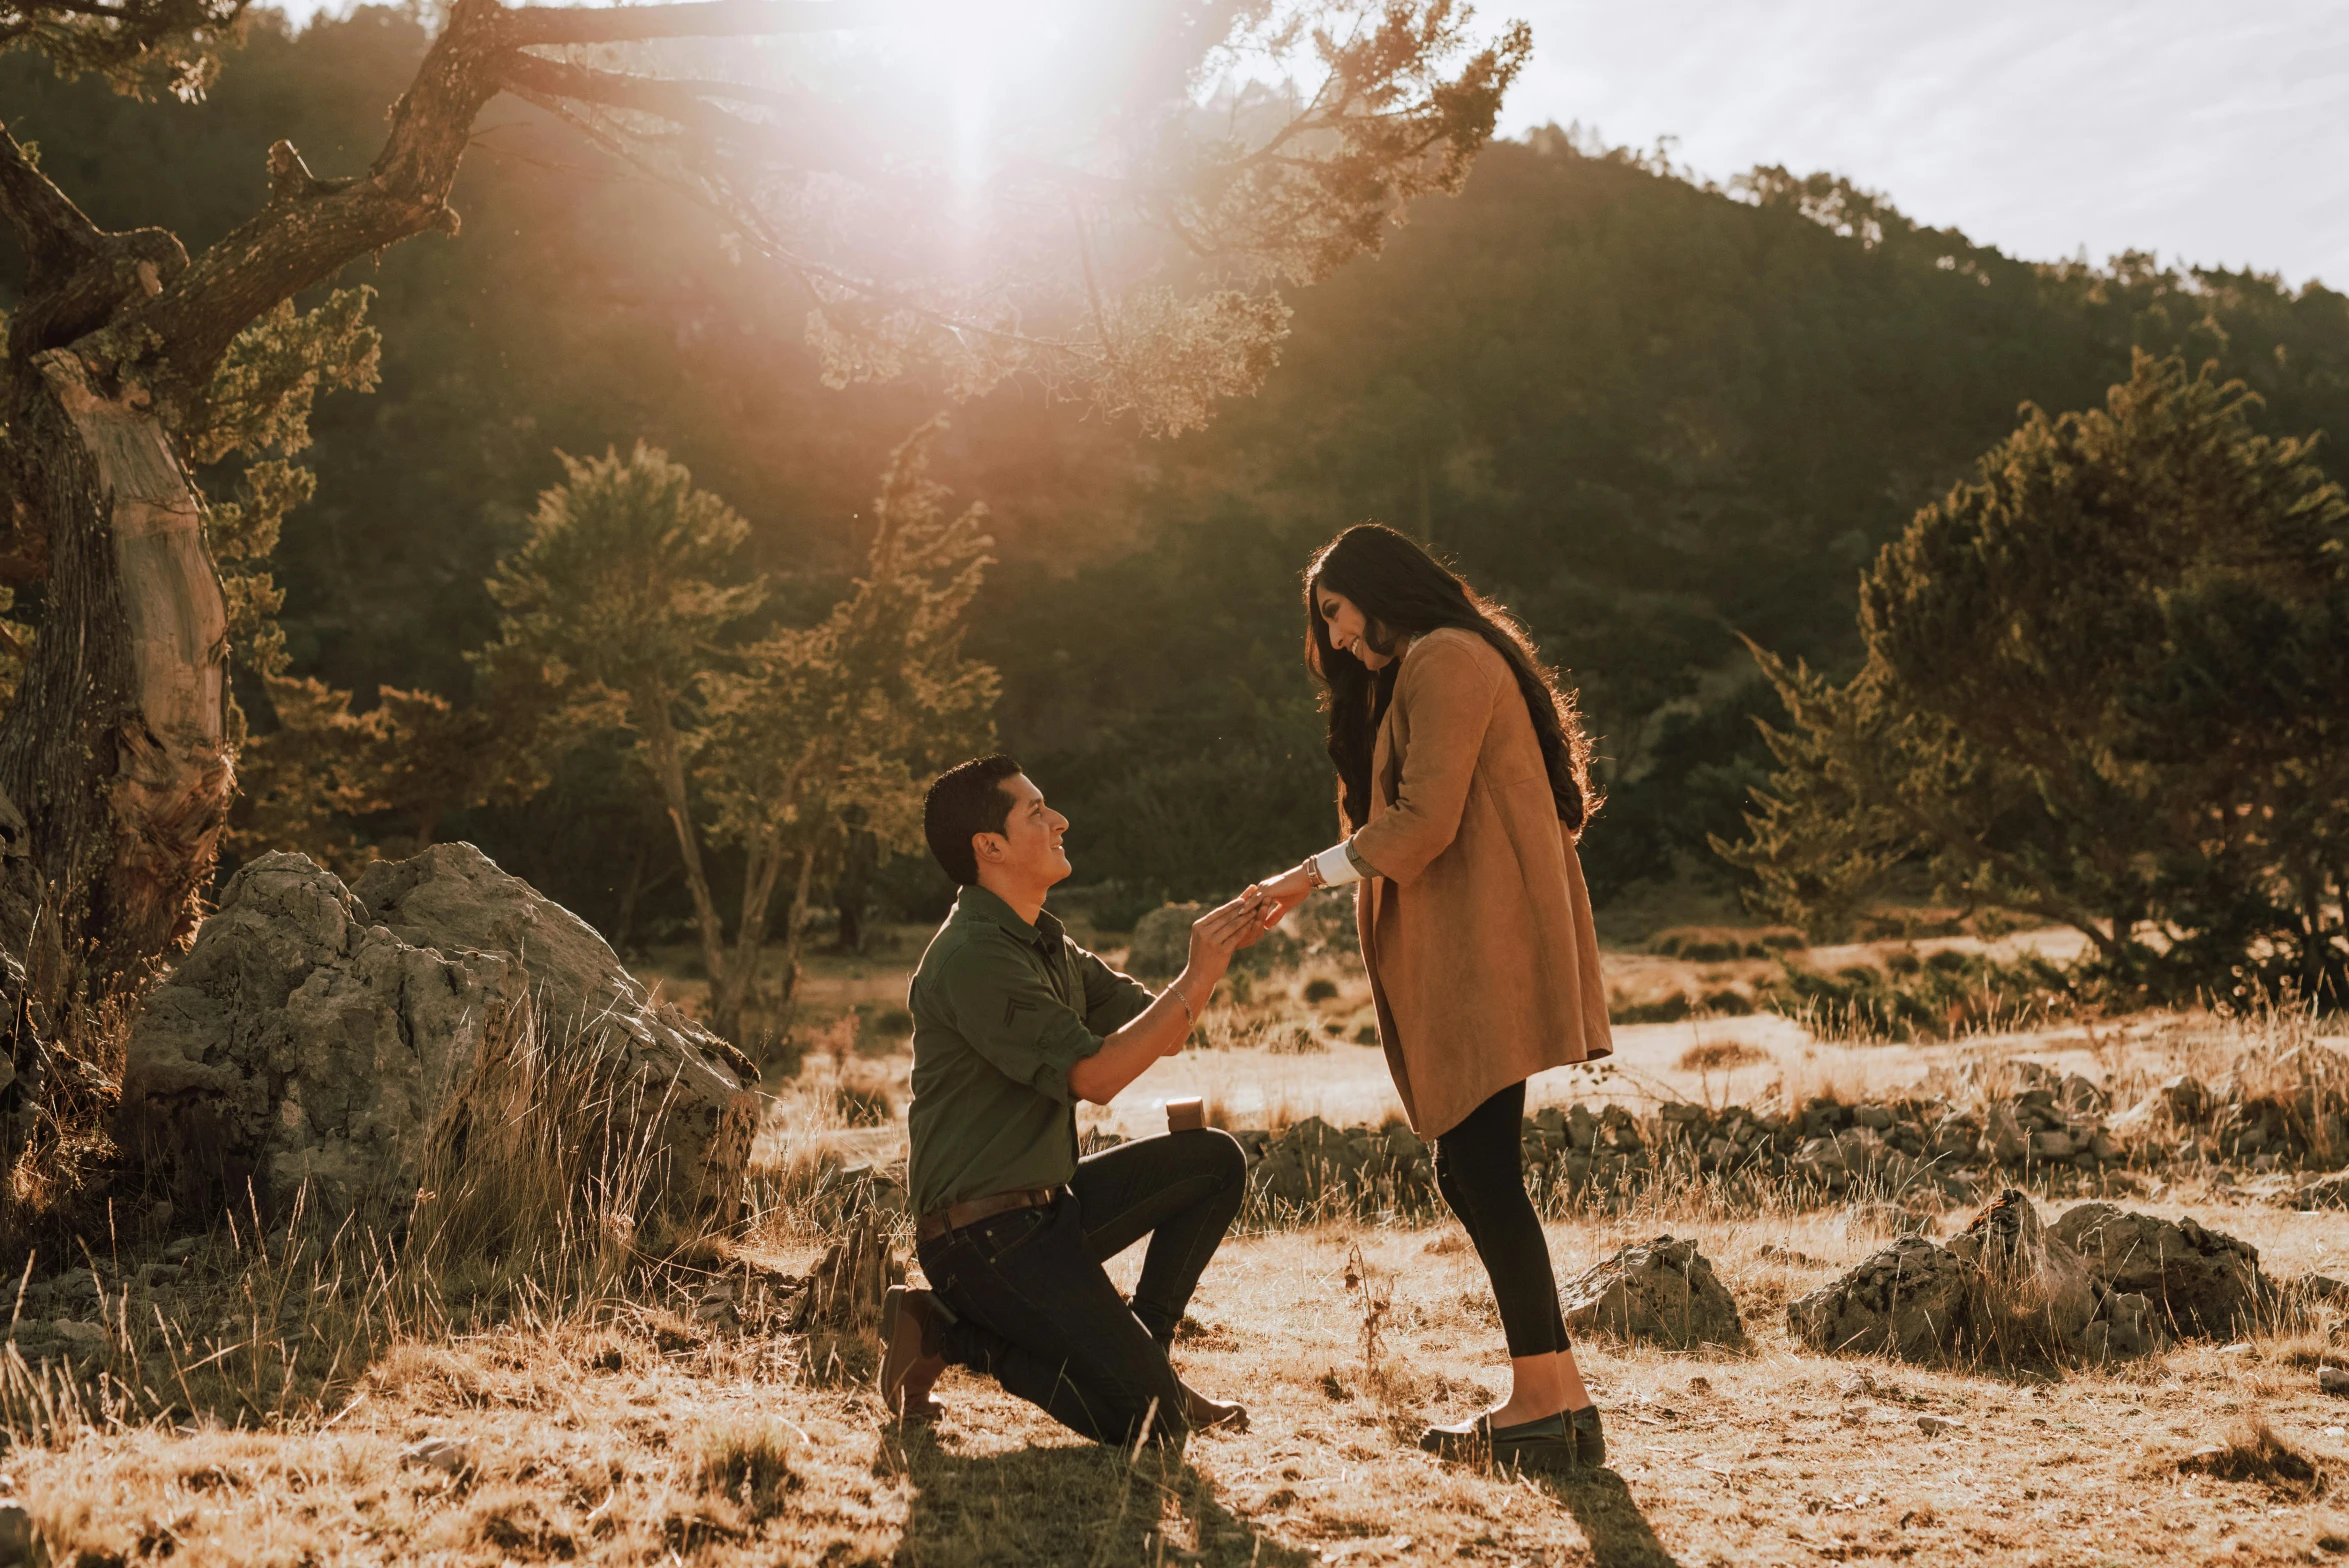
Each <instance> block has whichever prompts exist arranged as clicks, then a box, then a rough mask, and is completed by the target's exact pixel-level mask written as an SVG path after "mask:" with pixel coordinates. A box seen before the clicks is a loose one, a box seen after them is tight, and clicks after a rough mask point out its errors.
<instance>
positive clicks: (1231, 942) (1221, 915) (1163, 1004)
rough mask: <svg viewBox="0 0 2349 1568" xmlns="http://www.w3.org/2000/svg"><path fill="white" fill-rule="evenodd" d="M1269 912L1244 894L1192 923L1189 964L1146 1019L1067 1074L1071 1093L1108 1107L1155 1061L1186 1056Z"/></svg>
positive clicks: (1129, 1026)
mask: <svg viewBox="0 0 2349 1568" xmlns="http://www.w3.org/2000/svg"><path fill="white" fill-rule="evenodd" d="M1266 907H1267V906H1266V904H1265V902H1264V899H1263V897H1262V895H1260V894H1255V893H1243V894H1241V895H1240V896H1239V897H1238V898H1235V899H1233V900H1232V901H1231V902H1230V903H1228V904H1218V905H1217V906H1216V907H1215V908H1213V909H1210V910H1209V911H1207V913H1205V914H1204V915H1201V916H1200V917H1199V918H1198V919H1196V920H1194V921H1192V922H1191V961H1190V963H1189V965H1187V966H1186V967H1185V968H1184V970H1183V972H1182V973H1181V974H1180V975H1177V976H1176V977H1175V982H1174V984H1172V985H1170V986H1168V987H1167V988H1166V989H1165V990H1164V991H1162V992H1160V993H1159V996H1158V1000H1157V1001H1155V1002H1152V1003H1151V1004H1150V1006H1149V1008H1148V1009H1147V1010H1145V1011H1144V1012H1143V1014H1142V1016H1141V1017H1139V1018H1137V1019H1135V1020H1134V1021H1133V1022H1132V1023H1130V1024H1127V1025H1126V1026H1125V1027H1124V1028H1123V1029H1120V1030H1118V1031H1117V1033H1115V1034H1113V1035H1111V1036H1110V1037H1109V1038H1108V1039H1106V1040H1104V1041H1102V1042H1101V1049H1100V1050H1098V1051H1095V1052H1094V1053H1093V1054H1092V1055H1091V1056H1088V1057H1085V1058H1084V1059H1083V1060H1081V1061H1079V1062H1078V1063H1077V1064H1076V1065H1075V1066H1074V1067H1071V1068H1070V1069H1069V1070H1068V1087H1069V1092H1070V1093H1071V1094H1073V1095H1075V1096H1076V1097H1077V1098H1078V1099H1080V1100H1090V1101H1092V1102H1093V1103H1094V1104H1095V1105H1107V1104H1108V1103H1109V1102H1110V1100H1111V1099H1112V1098H1113V1097H1114V1096H1116V1095H1117V1094H1118V1092H1119V1091H1121V1090H1123V1089H1124V1088H1125V1086H1126V1085H1127V1084H1130V1083H1132V1082H1133V1081H1134V1080H1135V1079H1136V1078H1139V1077H1141V1076H1142V1074H1143V1072H1144V1071H1145V1070H1147V1069H1148V1068H1149V1066H1150V1064H1151V1063H1152V1062H1154V1061H1156V1060H1158V1058H1160V1057H1162V1056H1173V1055H1175V1054H1176V1053H1178V1052H1179V1051H1181V1050H1182V1048H1183V1042H1184V1041H1185V1040H1187V1039H1188V1038H1190V1034H1191V1030H1192V1029H1193V1028H1194V1027H1196V1026H1197V1024H1198V1021H1199V1015H1200V1014H1201V1013H1203V1012H1205V1011H1206V1010H1207V998H1208V996H1209V995H1210V994H1211V993H1212V992H1213V991H1214V990H1215V983H1216V982H1217V981H1218V980H1221V979H1222V978H1223V975H1224V971H1225V970H1226V969H1229V968H1230V967H1231V963H1232V954H1234V953H1235V952H1237V951H1239V950H1240V949H1241V948H1243V947H1246V946H1247V945H1248V944H1249V943H1250V942H1253V941H1255V940H1256V939H1257V938H1258V937H1260V936H1262V935H1263V934H1264V932H1265V921H1264V911H1265V909H1266Z"/></svg>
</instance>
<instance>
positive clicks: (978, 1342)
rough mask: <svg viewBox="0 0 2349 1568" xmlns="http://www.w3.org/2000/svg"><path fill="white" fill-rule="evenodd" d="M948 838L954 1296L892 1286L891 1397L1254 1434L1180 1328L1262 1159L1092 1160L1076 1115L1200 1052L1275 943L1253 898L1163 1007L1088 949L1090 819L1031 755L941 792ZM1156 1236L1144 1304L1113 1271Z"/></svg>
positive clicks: (932, 812)
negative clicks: (1085, 899) (1060, 793)
mask: <svg viewBox="0 0 2349 1568" xmlns="http://www.w3.org/2000/svg"><path fill="white" fill-rule="evenodd" d="M923 827H924V830H925V832H926V834H927V836H928V838H929V841H930V849H931V852H932V853H934V854H935V855H937V857H938V862H939V864H940V865H942V866H944V867H945V868H946V874H947V875H948V876H951V877H953V878H954V879H955V881H956V882H957V883H959V884H961V887H962V893H961V896H960V897H959V898H958V899H957V900H956V901H955V906H954V913H953V914H951V915H950V916H948V917H947V920H946V923H945V925H943V926H941V927H940V928H939V930H938V935H937V936H936V937H935V938H933V939H932V941H931V943H930V948H929V951H928V952H926V953H924V954H923V955H922V963H921V968H920V969H919V970H917V971H916V972H915V975H914V979H913V987H912V993H911V999H910V1002H911V1007H912V1010H913V1017H914V1037H913V1048H914V1067H913V1095H914V1098H913V1108H912V1110H911V1112H910V1113H909V1117H908V1120H909V1123H910V1130H911V1133H912V1140H913V1155H912V1161H911V1171H910V1184H911V1186H912V1188H913V1199H914V1211H915V1213H916V1214H917V1215H919V1216H920V1218H919V1220H918V1221H917V1223H916V1227H915V1232H914V1235H915V1242H916V1250H917V1252H918V1254H919V1256H920V1258H921V1262H922V1272H923V1273H924V1274H926V1275H927V1276H928V1277H929V1281H930V1289H929V1290H927V1291H922V1290H908V1289H903V1288H900V1289H898V1290H893V1291H891V1292H890V1295H889V1301H888V1308H887V1311H886V1313H885V1316H884V1320H883V1325H882V1331H883V1333H884V1334H885V1335H886V1336H887V1339H888V1349H887V1352H886V1354H885V1355H884V1357H883V1359H882V1365H881V1393H882V1397H883V1398H884V1399H886V1400H887V1401H888V1402H889V1405H890V1408H892V1409H893V1410H897V1411H899V1412H901V1413H902V1414H904V1415H905V1416H907V1417H909V1418H911V1419H914V1420H921V1419H925V1418H927V1417H932V1416H935V1414H936V1413H937V1412H936V1407H935V1406H934V1405H933V1404H932V1403H931V1401H930V1397H929V1395H930V1385H931V1384H932V1383H933V1382H934V1381H935V1380H936V1379H937V1377H938V1374H939V1373H940V1372H942V1371H943V1370H945V1368H946V1367H947V1366H948V1365H949V1364H951V1365H955V1366H962V1367H968V1368H970V1369H971V1370H973V1371H976V1372H982V1373H985V1374H987V1375H988V1376H991V1377H993V1378H995V1379H996V1380H997V1381H998V1382H1000V1383H1001V1384H1002V1385H1003V1386H1004V1387H1005V1388H1007V1389H1009V1390H1010V1391H1011V1392H1012V1393H1014V1394H1017V1395H1019V1396H1020V1397H1021V1398H1023V1399H1026V1400H1029V1401H1031V1402H1032V1403H1034V1404H1037V1405H1040V1406H1042V1407H1043V1408H1044V1409H1045V1410H1046V1411H1047V1412H1048V1413H1050V1414H1051V1415H1052V1416H1053V1417H1055V1418H1056V1419H1058V1420H1059V1421H1060V1422H1062V1423H1063V1424H1064V1425H1066V1426H1069V1427H1073V1428H1074V1429H1076V1430H1077V1431H1079V1432H1082V1433H1084V1434H1085V1435H1086V1436H1087V1437H1091V1438H1094V1439H1096V1440H1098V1441H1101V1442H1105V1443H1130V1442H1133V1441H1136V1440H1137V1439H1138V1438H1139V1437H1140V1436H1141V1435H1142V1434H1143V1432H1144V1430H1145V1427H1147V1429H1148V1433H1149V1435H1150V1436H1151V1437H1152V1438H1154V1439H1161V1440H1171V1441H1175V1442H1180V1441H1181V1439H1182V1437H1183V1435H1184V1434H1185V1433H1186V1432H1188V1431H1190V1430H1192V1429H1194V1428H1198V1427H1204V1426H1213V1425H1220V1424H1223V1423H1225V1422H1230V1423H1232V1424H1234V1425H1245V1424H1246V1421H1247V1413H1246V1412H1245V1411H1244V1410H1242V1409H1241V1408H1240V1407H1239V1406H1237V1405H1222V1404H1217V1403H1215V1402H1214V1401H1212V1400H1209V1399H1206V1398H1204V1397H1202V1396H1200V1395H1198V1394H1196V1393H1193V1392H1192V1391H1191V1390H1190V1389H1188V1388H1186V1387H1185V1386H1184V1385H1183V1383H1182V1381H1181V1380H1180V1379H1179V1378H1177V1377H1176V1376H1175V1373H1174V1369H1173V1368H1172V1366H1171V1365H1170V1364H1169V1362H1168V1360H1167V1353H1168V1350H1169V1348H1170V1347H1171V1346H1172V1345H1173V1343H1174V1332H1175V1325H1176V1324H1177V1323H1179V1322H1181V1321H1182V1316H1183V1308H1184V1306H1185V1305H1186V1304H1187V1303H1188V1302H1189V1301H1190V1299H1191V1292H1192V1290H1193V1288H1194V1287H1195V1286H1197V1284H1198V1283H1199V1276H1200V1274H1201V1273H1202V1272H1203V1271H1204V1270H1205V1269H1206V1267H1207V1260H1208V1259H1209V1258H1210V1257H1211V1256H1213V1255H1214V1252H1215V1249H1216V1247H1217V1245H1218V1244H1219V1243H1221V1242H1222V1240H1223V1235H1224V1231H1225V1229H1226V1227H1228V1226H1229V1225H1230V1224H1231V1222H1232V1217H1233V1216H1234V1215H1235V1214H1237V1213H1238V1212H1239V1209H1240V1200H1241V1198H1242V1196H1243V1195H1244V1194H1245V1192H1246V1189H1247V1159H1246V1156H1245V1155H1243V1154H1242V1153H1241V1151H1240V1146H1239V1144H1237V1143H1236V1142H1234V1141H1233V1140H1232V1138H1231V1137H1230V1135H1228V1134H1226V1133H1222V1132H1218V1131H1214V1130H1212V1129H1208V1128H1200V1129H1197V1130H1193V1131H1187V1132H1176V1133H1169V1134H1167V1135H1166V1136H1165V1137H1160V1138H1144V1139H1140V1140H1138V1141H1136V1142H1133V1143H1125V1144H1120V1145H1118V1146H1117V1147H1116V1148H1113V1149H1108V1150H1105V1151H1103V1152H1102V1153H1099V1154H1096V1155H1094V1156H1093V1157H1092V1158H1090V1159H1085V1160H1080V1159H1078V1158H1077V1123H1076V1102H1077V1101H1079V1100H1088V1101H1091V1102H1092V1103H1093V1104H1095V1105H1106V1104H1108V1103H1109V1102H1110V1100H1111V1099H1112V1098H1113V1097H1114V1096H1115V1095H1116V1094H1117V1093H1118V1091H1120V1090H1121V1089H1123V1088H1125V1087H1126V1085H1128V1084H1130V1083H1132V1082H1133V1081H1134V1080H1135V1079H1136V1078H1138V1077H1140V1076H1141V1075H1142V1073H1143V1071H1144V1069H1146V1068H1148V1067H1149V1065H1150V1064H1151V1063H1152V1062H1154V1061H1156V1060H1158V1059H1159V1058H1160V1057H1162V1056H1172V1055H1174V1054H1175V1053H1176V1052H1178V1051H1180V1050H1181V1049H1182V1048H1183V1042H1184V1040H1185V1039H1186V1038H1188V1037H1189V1035H1190V1032H1191V1026H1192V1024H1193V1022H1194V1021H1195V1020H1196V1018H1197V1017H1198V1013H1199V1009H1200V1008H1201V1007H1203V1006H1204V1005H1205V1004H1206V1001H1207V998H1208V993H1209V992H1211V991H1213V990H1214V988H1215V983H1216V981H1218V980H1219V979H1221V978H1222V977H1223V973H1224V970H1225V968H1226V967H1227V966H1228V965H1229V964H1230V962H1231V957H1232V954H1233V952H1234V951H1235V950H1236V949H1238V948H1241V947H1245V946H1246V945H1247V944H1248V943H1249V942H1251V941H1253V940H1255V938H1256V937H1257V936H1259V935H1261V934H1262V933H1263V929H1264V926H1263V912H1262V910H1261V909H1260V908H1258V907H1257V906H1254V905H1250V904H1247V903H1245V902H1242V901H1237V900H1235V901H1234V902H1232V903H1229V904H1226V905H1224V906H1222V907H1221V908H1219V909H1216V910H1213V911H1210V912H1209V913H1208V914H1207V915H1205V916H1203V917H1202V918H1201V919H1200V920H1198V921H1197V922H1196V923H1195V924H1194V925H1193V926H1192V927H1191V952H1190V964H1189V967H1187V968H1185V969H1184V971H1183V973H1182V975H1181V976H1180V978H1178V979H1177V980H1176V981H1175V982H1174V984H1173V985H1171V986H1169V987H1167V989H1166V990H1165V991H1163V992H1160V993H1159V994H1158V995H1157V996H1155V997H1154V996H1152V995H1151V993H1150V992H1149V990H1148V989H1147V988H1145V987H1144V986H1142V985H1141V984H1140V983H1139V982H1137V981H1135V980H1132V979H1130V978H1128V977H1127V976H1125V975H1122V974H1120V973H1118V972H1117V971H1116V970H1114V969H1112V968H1110V967H1109V966H1108V965H1107V964H1105V963H1103V962H1102V961H1101V960H1100V959H1098V958H1096V957H1094V956H1093V955H1092V954H1091V953H1088V952H1086V951H1085V950H1084V949H1083V948H1081V947H1079V946H1077V944H1076V943H1074V942H1072V941H1070V940H1069V939H1068V936H1067V933H1066V932H1065V931H1063V930H1062V928H1061V924H1060V922H1059V921H1058V920H1057V919H1055V918H1054V917H1053V916H1052V915H1050V914H1048V913H1046V912H1045V910H1044V895H1045V894H1046V893H1047V892H1048V891H1049V890H1050V889H1051V888H1052V886H1053V885H1054V884H1055V883H1057V882H1059V881H1061V880H1062V879H1063V878H1065V877H1066V876H1068V874H1069V862H1068V855H1067V853H1066V852H1065V851H1064V850H1063V849H1062V848H1061V842H1060V840H1061V835H1062V834H1063V833H1065V832H1066V831H1067V830H1068V819H1067V818H1066V817H1063V816H1061V815H1060V814H1059V813H1058V812H1056V811H1054V810H1053V809H1052V808H1051V807H1049V806H1047V805H1045V804H1044V796H1043V794H1042V793H1041V792H1040V791H1039V790H1038V789H1037V788H1036V786H1035V785H1034V784H1032V783H1030V782H1029V780H1028V778H1027V776H1026V775H1025V774H1024V773H1022V772H1021V771H1020V767H1019V764H1018V763H1016V762H1014V761H1012V760H1011V759H1010V758H1009V757H987V758H982V759H980V760H978V761H975V762H966V763H964V764H962V765H961V766H960V767H957V768H955V769H953V770H952V771H951V772H949V773H947V774H946V775H945V776H944V777H942V778H940V779H939V780H938V781H937V782H936V783H935V784H933V785H931V786H930V793H929V798H928V801H927V803H926V805H925V808H924V822H923ZM1144 1236H1148V1237H1149V1238H1150V1248H1149V1251H1148V1252H1147V1253H1145V1254H1144V1255H1143V1260H1142V1276H1141V1279H1140V1281H1139V1282H1138V1283H1137V1284H1136V1285H1135V1287H1134V1294H1133V1299H1132V1301H1131V1302H1130V1303H1129V1302H1128V1301H1127V1300H1126V1299H1125V1298H1124V1297H1122V1296H1120V1295H1119V1294H1118V1290H1117V1287H1116V1286H1115V1285H1114V1284H1112V1283H1111V1281H1110V1278H1109V1275H1108V1274H1107V1272H1105V1271H1104V1270H1103V1268H1102V1266H1101V1265H1102V1261H1103V1260H1104V1259H1106V1258H1109V1257H1112V1256H1114V1255H1116V1254H1117V1253H1120V1252H1123V1251H1124V1250H1125V1249H1126V1248H1128V1247H1130V1246H1132V1245H1133V1244H1134V1243H1135V1242H1137V1241H1140V1240H1141V1239H1142V1238H1143V1237H1144Z"/></svg>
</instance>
